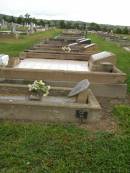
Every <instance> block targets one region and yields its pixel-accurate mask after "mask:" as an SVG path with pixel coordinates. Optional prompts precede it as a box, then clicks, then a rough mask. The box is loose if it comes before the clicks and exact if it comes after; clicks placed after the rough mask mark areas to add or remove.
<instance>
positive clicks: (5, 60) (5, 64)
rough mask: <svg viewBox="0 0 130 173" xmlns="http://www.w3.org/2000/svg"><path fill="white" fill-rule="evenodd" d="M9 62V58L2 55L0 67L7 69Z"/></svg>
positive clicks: (0, 55)
mask: <svg viewBox="0 0 130 173" xmlns="http://www.w3.org/2000/svg"><path fill="white" fill-rule="evenodd" d="M8 62H9V56H8V55H4V54H0V67H5V66H7V65H8Z"/></svg>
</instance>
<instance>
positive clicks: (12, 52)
mask: <svg viewBox="0 0 130 173" xmlns="http://www.w3.org/2000/svg"><path fill="white" fill-rule="evenodd" d="M58 33H60V30H58V29H55V30H54V29H53V30H49V31H45V32H37V33H34V34H32V35H29V36H27V35H26V36H20V38H19V39H16V38H6V37H5V38H0V53H1V54H2V53H4V54H8V55H9V56H11V57H16V56H19V53H20V52H22V51H24V50H26V49H28V48H30V47H31V46H33V45H34V44H36V43H39V42H40V41H41V40H43V39H44V38H49V37H54V36H56V35H57V34H58Z"/></svg>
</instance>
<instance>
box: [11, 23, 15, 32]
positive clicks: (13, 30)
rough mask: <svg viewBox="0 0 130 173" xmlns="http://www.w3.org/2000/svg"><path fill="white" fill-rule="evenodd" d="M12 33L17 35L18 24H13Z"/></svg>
mask: <svg viewBox="0 0 130 173" xmlns="http://www.w3.org/2000/svg"><path fill="white" fill-rule="evenodd" d="M11 31H12V33H14V34H15V33H16V24H15V23H13V22H12V29H11Z"/></svg>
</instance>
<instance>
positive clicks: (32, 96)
mask: <svg viewBox="0 0 130 173" xmlns="http://www.w3.org/2000/svg"><path fill="white" fill-rule="evenodd" d="M42 97H43V93H42V92H33V91H32V92H31V93H30V94H29V100H35V101H41V100H42Z"/></svg>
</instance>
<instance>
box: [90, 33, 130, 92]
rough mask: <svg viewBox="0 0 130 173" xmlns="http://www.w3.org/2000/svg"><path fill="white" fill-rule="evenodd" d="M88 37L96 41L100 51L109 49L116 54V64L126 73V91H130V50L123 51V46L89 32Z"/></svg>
mask: <svg viewBox="0 0 130 173" xmlns="http://www.w3.org/2000/svg"><path fill="white" fill-rule="evenodd" d="M88 37H89V38H91V39H92V41H93V42H95V43H97V45H98V49H99V50H100V51H104V50H105V51H110V52H113V53H115V54H116V56H117V66H118V67H119V68H120V69H121V70H122V71H123V72H125V73H126V74H127V77H128V79H127V83H128V91H129V92H130V52H127V51H125V50H124V49H123V48H121V47H120V46H118V45H117V44H115V43H112V42H110V41H105V40H104V39H103V38H102V37H100V36H97V35H95V34H91V35H90V34H89V35H88Z"/></svg>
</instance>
